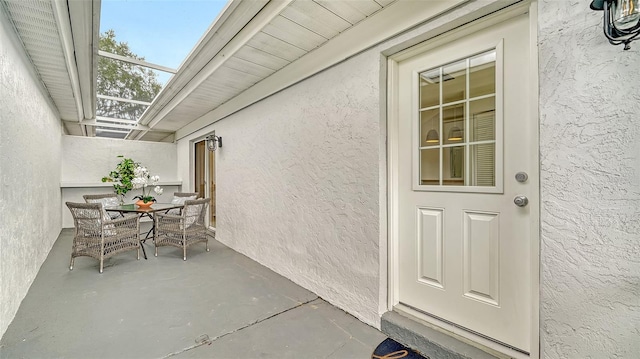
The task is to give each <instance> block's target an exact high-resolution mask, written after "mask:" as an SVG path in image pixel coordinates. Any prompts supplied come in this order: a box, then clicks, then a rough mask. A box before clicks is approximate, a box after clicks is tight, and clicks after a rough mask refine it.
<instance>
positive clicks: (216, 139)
mask: <svg viewBox="0 0 640 359" xmlns="http://www.w3.org/2000/svg"><path fill="white" fill-rule="evenodd" d="M205 140H206V141H207V149H208V150H209V151H211V152H213V151H215V150H217V149H218V147H222V137H220V136H216V131H213V133H212V134H210V135H209V136H207V137H206V138H205Z"/></svg>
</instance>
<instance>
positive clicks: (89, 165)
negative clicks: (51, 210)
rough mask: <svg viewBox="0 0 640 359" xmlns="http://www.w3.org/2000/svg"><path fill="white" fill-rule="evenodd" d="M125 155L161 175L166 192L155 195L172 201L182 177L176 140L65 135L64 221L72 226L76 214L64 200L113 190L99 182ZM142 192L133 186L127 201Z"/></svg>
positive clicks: (81, 199) (66, 224)
mask: <svg viewBox="0 0 640 359" xmlns="http://www.w3.org/2000/svg"><path fill="white" fill-rule="evenodd" d="M119 155H122V156H124V157H127V158H131V159H133V160H134V161H137V162H140V163H141V164H142V165H144V166H145V167H147V169H148V170H149V172H150V173H151V175H158V176H160V182H159V183H158V184H159V185H160V186H162V188H163V190H164V192H163V194H162V195H160V196H158V195H155V194H154V196H155V197H156V199H157V200H158V202H171V199H172V197H173V192H176V191H180V188H181V183H182V181H181V179H180V177H179V176H178V171H177V163H178V161H177V152H176V145H175V144H174V143H164V142H146V141H126V140H120V139H111V138H97V137H79V136H66V135H65V136H62V174H61V180H60V183H61V186H62V200H61V211H62V225H63V227H64V228H70V227H73V217H71V213H70V212H69V209H68V208H67V207H66V205H65V202H67V201H69V202H84V199H83V198H82V196H83V195H85V194H97V193H112V192H113V186H112V185H111V184H109V183H102V182H100V181H101V179H102V177H104V176H106V175H108V174H109V172H111V171H112V170H113V169H115V167H116V165H117V164H118V163H119V162H120V161H121V158H118V156H119ZM139 194H141V190H139V189H137V190H136V189H134V190H132V191H131V192H129V193H127V194H126V196H125V202H127V203H131V202H132V197H134V196H136V195H139Z"/></svg>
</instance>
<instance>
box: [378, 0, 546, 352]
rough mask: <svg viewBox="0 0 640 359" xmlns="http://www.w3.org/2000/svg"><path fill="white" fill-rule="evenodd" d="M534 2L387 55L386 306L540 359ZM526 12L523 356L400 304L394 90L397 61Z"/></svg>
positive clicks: (460, 334)
mask: <svg viewBox="0 0 640 359" xmlns="http://www.w3.org/2000/svg"><path fill="white" fill-rule="evenodd" d="M537 8H538V7H537V1H524V2H521V3H517V4H515V5H512V6H509V7H507V8H505V9H503V10H501V11H499V12H496V13H493V14H490V15H487V16H485V17H482V18H480V19H478V20H475V21H473V22H471V23H469V24H466V25H464V26H461V27H458V28H456V29H453V30H451V31H449V32H447V33H444V34H443V35H441V36H437V37H435V38H433V39H431V40H427V41H425V42H423V43H420V44H418V45H414V46H411V47H409V48H407V49H404V50H401V51H399V52H396V53H395V54H392V55H389V56H388V57H387V74H386V75H387V82H386V90H387V99H386V100H387V193H388V201H387V215H388V219H387V221H388V222H387V223H388V226H387V236H388V242H387V245H388V247H387V253H388V254H387V256H388V258H387V273H388V278H387V310H388V311H393V310H394V307H395V310H398V309H399V310H401V311H402V312H404V313H405V314H408V315H410V316H412V317H414V318H416V319H418V320H420V321H424V322H426V323H427V324H428V325H433V326H436V327H439V328H441V329H444V330H446V331H449V332H451V333H453V334H454V336H458V337H461V338H463V340H466V341H469V340H470V341H471V342H472V343H474V344H476V345H478V346H480V347H485V348H488V349H490V350H494V351H497V352H499V353H503V354H507V355H510V356H512V357H514V358H539V357H540V335H539V328H540V313H539V307H540V156H539V148H540V139H539V123H540V119H539V115H538V89H539V86H538V46H537V44H538V37H537V32H538V29H537V22H538V16H537ZM527 13H528V14H529V19H528V20H529V46H530V49H529V54H530V59H529V61H530V68H529V76H530V80H531V84H530V88H529V93H528V99H529V101H530V104H531V105H530V106H529V108H530V110H529V116H530V118H531V119H532V120H531V124H530V126H531V128H530V133H531V136H532V137H533V138H532V144H533V145H534V146H535V148H534V149H532V151H531V153H532V155H531V156H532V158H530V160H531V163H532V170H533V169H535V171H536V173H532V174H531V175H530V176H529V179H528V180H529V181H530V182H531V188H533V189H534V190H533V192H532V193H531V195H530V196H529V198H530V202H529V206H530V214H531V218H530V220H531V233H529V235H530V238H531V248H530V255H531V257H530V262H531V268H530V269H531V283H530V288H531V298H530V300H531V328H530V331H531V339H530V340H531V345H530V348H531V352H530V354H529V355H528V356H527V355H525V354H523V353H521V352H518V351H515V350H513V349H511V348H508V347H505V346H503V345H500V344H498V343H496V342H494V341H492V340H490V339H487V338H486V337H484V336H482V335H479V334H477V333H473V332H469V331H467V330H464V329H461V328H459V327H457V326H454V325H452V324H450V323H448V322H444V321H441V320H438V319H436V318H433V317H429V316H426V315H424V314H423V313H421V312H419V311H416V310H414V309H412V308H409V307H406V306H402V305H399V289H398V283H399V268H398V241H399V229H398V223H399V203H398V186H397V184H398V183H399V182H398V181H399V176H398V146H399V143H398V142H399V139H398V124H399V119H398V108H399V104H398V103H397V101H396V98H397V93H396V88H397V85H398V81H399V79H398V66H399V62H401V61H403V60H405V59H407V58H411V57H413V56H415V55H417V54H419V53H423V52H425V51H429V50H430V49H434V48H436V47H438V46H440V45H443V44H446V43H449V42H451V41H455V40H457V39H458V38H462V37H464V36H466V35H469V34H472V33H474V32H477V31H479V30H480V29H484V28H487V27H490V26H493V25H496V24H498V23H500V22H503V21H505V20H508V19H510V18H513V17H516V16H519V15H523V14H527Z"/></svg>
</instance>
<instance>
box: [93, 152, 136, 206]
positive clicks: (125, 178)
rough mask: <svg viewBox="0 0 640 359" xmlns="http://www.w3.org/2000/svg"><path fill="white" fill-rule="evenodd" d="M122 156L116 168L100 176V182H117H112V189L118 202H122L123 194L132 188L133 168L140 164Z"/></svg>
mask: <svg viewBox="0 0 640 359" xmlns="http://www.w3.org/2000/svg"><path fill="white" fill-rule="evenodd" d="M118 158H122V160H121V161H120V163H118V165H117V166H116V169H115V170H113V171H111V172H110V173H109V175H108V176H105V177H102V182H117V183H114V184H113V189H114V191H115V192H116V194H117V195H118V198H119V199H120V203H121V204H122V203H124V195H125V194H126V193H127V192H129V191H130V190H132V189H133V182H132V180H133V179H134V178H135V177H136V175H135V169H136V168H137V167H138V166H139V165H140V164H139V163H138V162H136V161H134V160H132V159H131V158H125V157H124V156H122V155H120V156H118Z"/></svg>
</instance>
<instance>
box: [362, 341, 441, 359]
mask: <svg viewBox="0 0 640 359" xmlns="http://www.w3.org/2000/svg"><path fill="white" fill-rule="evenodd" d="M371 358H372V359H400V358H403V359H429V357H425V356H422V355H420V353H418V352H417V351H415V350H413V349H411V348H407V347H405V346H404V345H402V344H400V343H398V342H397V341H395V340H393V339H391V338H387V339H385V340H384V341H383V342H382V343H380V344H378V347H377V348H376V350H374V351H373V354H371Z"/></svg>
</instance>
